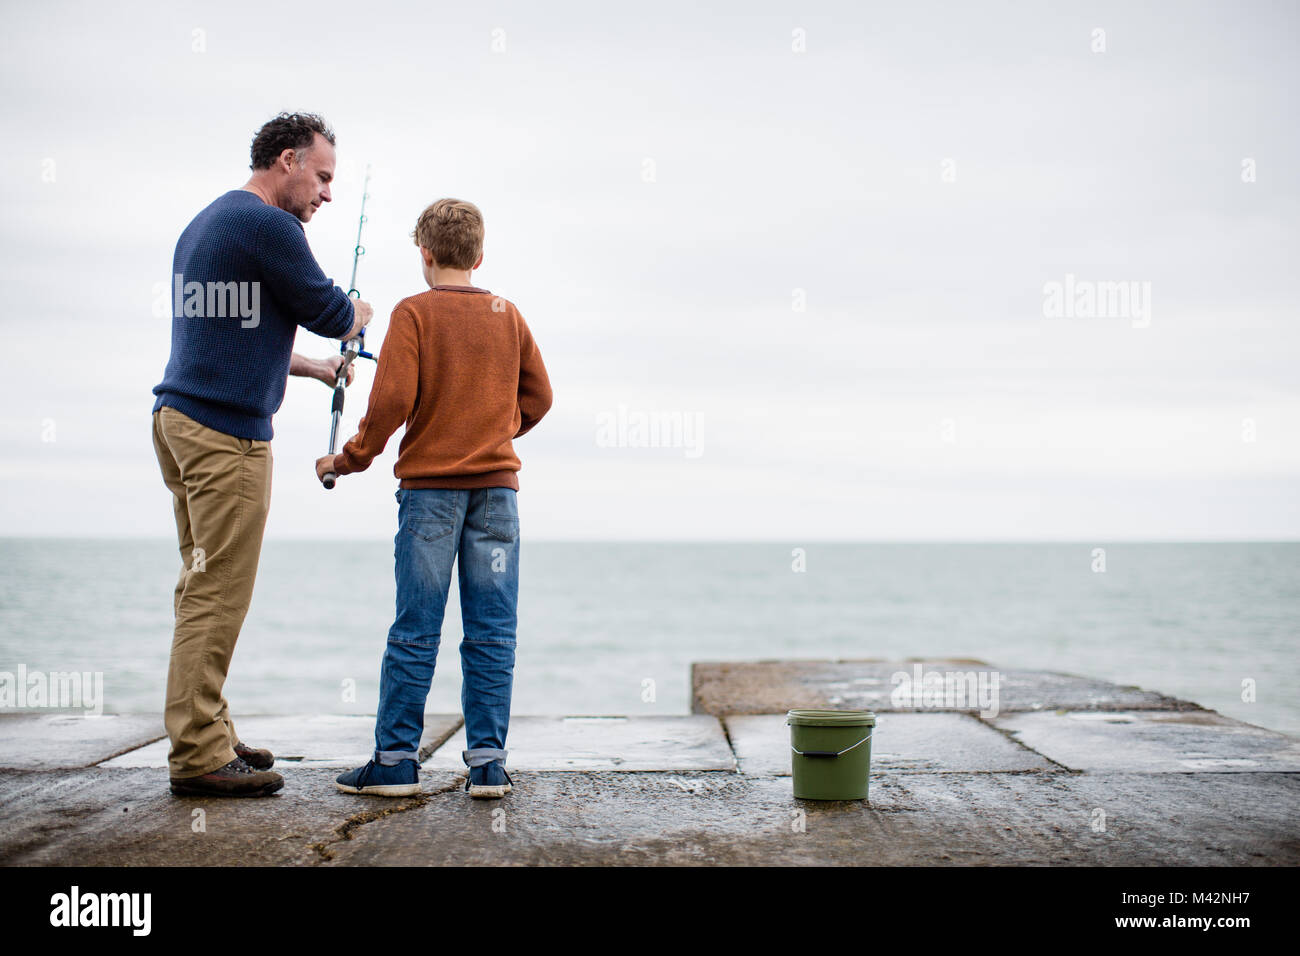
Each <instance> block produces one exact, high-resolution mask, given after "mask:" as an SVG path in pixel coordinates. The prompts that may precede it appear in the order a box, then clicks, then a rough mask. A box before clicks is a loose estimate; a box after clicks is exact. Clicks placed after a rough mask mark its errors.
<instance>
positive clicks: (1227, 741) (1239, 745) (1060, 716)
mask: <svg viewBox="0 0 1300 956" xmlns="http://www.w3.org/2000/svg"><path fill="white" fill-rule="evenodd" d="M992 723H993V724H994V725H996V726H997V727H998V728H1000V729H1001V730H1004V731H1006V732H1007V733H1009V734H1012V735H1013V736H1015V738H1016V739H1017V740H1019V741H1020V742H1021V743H1023V744H1024V745H1025V746H1027V747H1032V748H1033V749H1034V750H1036V751H1037V752H1038V753H1040V754H1043V755H1044V756H1046V757H1049V758H1051V759H1052V760H1053V761H1055V762H1056V763H1058V764H1060V765H1062V766H1064V767H1069V768H1070V769H1071V770H1092V771H1133V772H1137V773H1190V772H1200V773H1206V772H1224V773H1242V772H1256V773H1277V772H1296V771H1300V740H1297V739H1296V738H1294V737H1288V736H1287V735H1285V734H1279V733H1275V732H1274V731H1271V730H1265V729H1264V728H1262V727H1255V726H1253V725H1251V724H1246V723H1242V722H1241V721H1238V720H1232V719H1230V718H1228V717H1223V716H1221V715H1219V714H1217V713H1215V712H1213V711H1192V712H1163V711H1140V710H1135V711H1132V712H1131V713H1124V712H1112V713H1097V712H1088V711H1084V712H1077V711H1053V712H1050V713H1042V714H1012V715H1009V716H1007V717H999V718H997V719H995V720H993V721H992Z"/></svg>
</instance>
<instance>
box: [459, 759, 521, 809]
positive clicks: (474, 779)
mask: <svg viewBox="0 0 1300 956" xmlns="http://www.w3.org/2000/svg"><path fill="white" fill-rule="evenodd" d="M465 789H466V790H468V791H469V795H470V796H471V797H478V798H480V799H488V800H496V799H499V798H501V797H504V796H505V795H506V794H507V793H509V792H510V774H508V773H506V765H505V764H504V763H502V762H501V761H500V760H493V761H492V762H491V763H485V764H483V765H482V766H481V767H470V768H469V777H467V778H466V780H465Z"/></svg>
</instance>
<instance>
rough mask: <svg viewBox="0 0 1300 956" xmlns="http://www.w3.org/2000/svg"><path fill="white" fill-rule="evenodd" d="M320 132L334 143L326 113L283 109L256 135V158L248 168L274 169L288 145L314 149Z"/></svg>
mask: <svg viewBox="0 0 1300 956" xmlns="http://www.w3.org/2000/svg"><path fill="white" fill-rule="evenodd" d="M317 133H320V135H321V136H323V137H325V141H326V142H327V143H329V144H330V145H331V146H333V145H334V131H333V130H332V129H330V128H329V124H327V123H326V122H325V120H324V118H323V117H321V116H317V115H316V114H315V113H281V114H280V115H279V116H277V117H276V118H275V119H273V120H269V121H267V123H266V124H265V125H263V127H262V128H261V129H259V130H258V131H257V135H256V136H254V137H253V150H252V153H253V161H252V163H250V164H249V167H248V168H249V169H270V168H271V167H272V166H274V165H275V161H276V160H277V159H279V158H280V154H281V153H283V152H284V151H285V150H286V149H294V150H306V149H310V148H311V145H312V143H314V142H316V134H317Z"/></svg>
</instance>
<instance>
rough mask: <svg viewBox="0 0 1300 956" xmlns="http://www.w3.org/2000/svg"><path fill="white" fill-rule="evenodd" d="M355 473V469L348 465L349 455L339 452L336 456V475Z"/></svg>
mask: <svg viewBox="0 0 1300 956" xmlns="http://www.w3.org/2000/svg"><path fill="white" fill-rule="evenodd" d="M353 471H355V469H354V468H352V467H351V466H350V465H349V464H348V456H347V455H345V454H344V453H343V452H339V453H338V454H337V455H335V456H334V474H336V475H350V474H352V473H353Z"/></svg>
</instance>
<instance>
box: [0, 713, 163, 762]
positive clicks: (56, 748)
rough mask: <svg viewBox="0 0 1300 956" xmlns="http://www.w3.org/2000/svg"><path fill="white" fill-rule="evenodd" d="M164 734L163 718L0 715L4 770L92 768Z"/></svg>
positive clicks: (124, 715) (107, 715)
mask: <svg viewBox="0 0 1300 956" xmlns="http://www.w3.org/2000/svg"><path fill="white" fill-rule="evenodd" d="M163 733H165V731H164V730H163V722H162V717H161V715H158V716H150V715H142V714H104V715H103V716H101V717H86V716H83V715H81V714H30V713H28V714H0V769H17V770H54V769H56V768H61V767H64V768H70V767H89V766H91V765H92V764H96V763H99V762H100V761H101V760H107V759H108V758H110V757H112V756H114V755H116V754H120V753H123V752H124V751H127V750H134V749H135V748H137V747H141V746H144V745H145V744H147V743H149V742H150V741H151V740H157V739H158V738H159V737H161V736H162V735H163Z"/></svg>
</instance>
